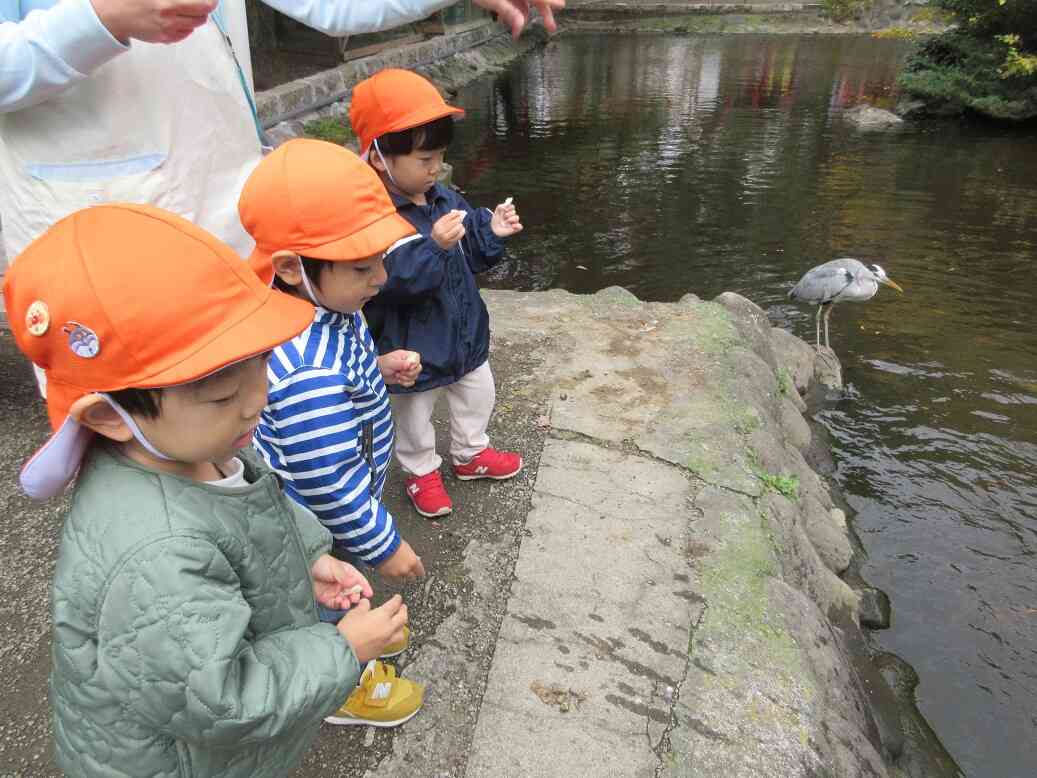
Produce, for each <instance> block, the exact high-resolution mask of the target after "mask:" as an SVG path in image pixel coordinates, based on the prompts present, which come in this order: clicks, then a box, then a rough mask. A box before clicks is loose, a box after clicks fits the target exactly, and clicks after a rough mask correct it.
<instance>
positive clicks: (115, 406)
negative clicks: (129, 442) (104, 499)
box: [99, 276, 306, 462]
mask: <svg viewBox="0 0 1037 778" xmlns="http://www.w3.org/2000/svg"><path fill="white" fill-rule="evenodd" d="M305 277H306V276H303V278H305ZM99 394H100V395H101V396H102V397H103V398H104V399H105V400H107V401H108V404H109V405H110V406H112V410H114V411H115V412H116V413H117V414H119V418H120V419H122V420H123V421H124V422H125V423H126V426H127V427H129V428H130V432H132V433H133V439H134V440H136V441H137V442H138V443H140V445H141V446H143V447H144V450H145V451H147V452H148V453H149V454H151V456H153V457H155V458H157V459H164V460H166V461H167V462H172V461H173V458H172V457H167V456H166V455H165V454H163V453H162V452H161V451H159V450H158V449H157V448H155V447H154V446H153V445H151V443H150V442H149V441H148V439H147V438H146V437H144V433H143V432H141V431H140V427H138V426H137V422H135V421H134V420H133V417H132V416H130V414H129V413H127V411H126V409H125V408H123V407H122V406H121V405H119V403H118V402H116V400H115V398H114V397H112V396H111V395H110V394H105V393H104V392H99Z"/></svg>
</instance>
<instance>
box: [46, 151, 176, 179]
mask: <svg viewBox="0 0 1037 778" xmlns="http://www.w3.org/2000/svg"><path fill="white" fill-rule="evenodd" d="M165 161H166V155H165V154H157V153H156V154H140V155H137V156H135V157H126V158H125V159H111V160H104V161H102V162H66V163H63V164H60V165H47V164H37V165H33V164H30V165H26V166H25V172H26V173H27V174H28V175H30V176H32V177H33V178H35V179H37V180H38V181H49V182H52V183H62V184H107V183H110V182H112V181H114V180H116V179H119V178H125V177H127V176H133V175H139V174H141V173H150V172H151V171H152V170H155V169H156V168H158V167H161V165H162V164H163V163H164V162H165Z"/></svg>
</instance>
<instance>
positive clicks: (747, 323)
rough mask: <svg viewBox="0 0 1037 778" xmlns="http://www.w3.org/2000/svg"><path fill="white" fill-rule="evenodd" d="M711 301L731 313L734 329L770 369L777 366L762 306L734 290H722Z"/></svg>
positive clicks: (769, 326)
mask: <svg viewBox="0 0 1037 778" xmlns="http://www.w3.org/2000/svg"><path fill="white" fill-rule="evenodd" d="M713 302H715V303H719V304H720V305H722V306H724V308H725V309H727V311H728V313H730V314H731V320H732V321H733V322H734V325H735V329H737V330H738V334H739V335H741V336H742V337H743V338H744V339H745V340H746V342H747V344H748V346H749V348H751V349H752V350H753V351H755V352H756V354H757V356H759V357H760V359H762V360H763V361H765V362H766V363H767V364H768V365H770V367H771V369H772V370H773V369H775V368H777V366H778V362H777V360H776V358H775V356H774V348H773V346H772V345H771V342H770V331H771V323H770V321H768V319H767V314H766V313H765V312H764V310H763V308H761V307H760V306H758V305H757V304H756V303H754V302H752V301H751V300H747V299H746V298H744V297H742V295H740V294H736V293H735V292H724V293H723V294H721V295H718V296H717V297H715V298H714V299H713Z"/></svg>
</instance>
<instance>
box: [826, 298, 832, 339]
mask: <svg viewBox="0 0 1037 778" xmlns="http://www.w3.org/2000/svg"><path fill="white" fill-rule="evenodd" d="M831 315H832V304H831V303H829V304H828V306H827V307H826V308H825V348H827V349H830V348H832V347H831V346H830V345H828V317H829V316H831Z"/></svg>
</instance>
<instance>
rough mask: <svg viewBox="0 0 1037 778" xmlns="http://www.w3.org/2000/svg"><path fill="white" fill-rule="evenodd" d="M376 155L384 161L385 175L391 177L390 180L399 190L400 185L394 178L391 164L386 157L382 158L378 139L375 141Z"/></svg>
mask: <svg viewBox="0 0 1037 778" xmlns="http://www.w3.org/2000/svg"><path fill="white" fill-rule="evenodd" d="M374 153H375V154H377V155H378V159H380V160H382V164H383V165H385V173H386V175H388V176H389V180H390V181H392V185H393V186H395V187H396V188H397V189H399V187H400V185H399V184H397V183H396V179H395V178H393V177H392V169H391V168H390V167H389V163H388V162H386V161H385V157H383V156H382V150H381V149H380V148H378V138H375V139H374Z"/></svg>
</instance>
